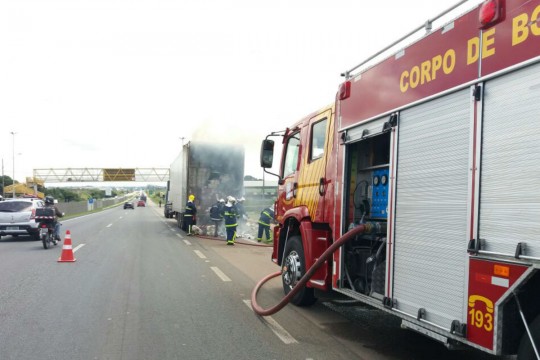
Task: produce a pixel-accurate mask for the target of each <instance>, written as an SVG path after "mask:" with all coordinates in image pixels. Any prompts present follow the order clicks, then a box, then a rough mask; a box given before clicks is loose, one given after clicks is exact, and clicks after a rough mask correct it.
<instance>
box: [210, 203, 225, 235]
mask: <svg viewBox="0 0 540 360" xmlns="http://www.w3.org/2000/svg"><path fill="white" fill-rule="evenodd" d="M224 206H225V200H223V199H219V200H218V201H216V203H215V204H214V205H212V207H211V208H210V220H212V222H213V223H214V237H217V236H218V229H219V227H220V225H221V222H222V221H223V214H222V213H223V207H224Z"/></svg>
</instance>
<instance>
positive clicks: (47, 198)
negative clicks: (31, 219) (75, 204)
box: [45, 196, 54, 205]
mask: <svg viewBox="0 0 540 360" xmlns="http://www.w3.org/2000/svg"><path fill="white" fill-rule="evenodd" d="M45 204H48V205H52V204H54V198H53V197H52V196H45Z"/></svg>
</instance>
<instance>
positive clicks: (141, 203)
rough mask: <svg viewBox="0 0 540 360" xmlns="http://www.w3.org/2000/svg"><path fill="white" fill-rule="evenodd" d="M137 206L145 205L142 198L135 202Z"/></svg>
mask: <svg viewBox="0 0 540 360" xmlns="http://www.w3.org/2000/svg"><path fill="white" fill-rule="evenodd" d="M139 206H143V207H144V206H146V203H145V202H144V201H143V200H139V202H138V203H137V207H139Z"/></svg>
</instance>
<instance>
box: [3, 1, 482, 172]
mask: <svg viewBox="0 0 540 360" xmlns="http://www.w3.org/2000/svg"><path fill="white" fill-rule="evenodd" d="M458 2H459V1H457V0H436V1H435V0H409V1H402V0H387V1H366V0H274V1H266V2H263V1H257V0H189V1H187V0H33V1H31V0H0V49H1V50H0V124H1V126H0V153H1V156H2V159H3V163H4V173H5V174H6V175H8V176H10V177H12V176H13V155H15V156H14V157H15V178H16V179H17V180H19V181H24V177H25V176H31V175H32V170H33V169H44V168H67V167H70V168H85V167H97V168H102V167H122V168H131V167H137V168H148V167H157V168H168V167H169V165H170V164H171V163H172V161H173V160H174V158H175V157H176V155H177V153H178V152H179V148H180V145H181V140H180V138H181V137H184V138H185V140H184V141H188V140H191V139H193V138H194V137H195V136H196V135H194V134H197V137H198V138H201V139H206V140H209V141H235V142H240V143H243V144H245V146H246V151H247V157H246V174H249V175H253V176H256V177H261V176H262V170H261V169H260V168H259V165H258V151H259V145H260V141H261V140H262V139H263V138H264V137H265V135H266V134H267V133H268V132H270V131H277V130H282V129H284V128H285V127H286V126H287V125H290V124H291V123H293V122H295V121H296V120H298V119H299V118H301V117H302V116H304V115H306V114H308V113H310V112H312V111H315V110H317V109H318V108H320V107H323V106H325V105H326V104H328V103H330V102H332V101H333V98H334V95H335V92H336V90H337V88H338V86H339V84H340V82H341V81H342V78H341V77H340V73H341V72H343V71H345V70H348V69H350V68H352V67H354V66H355V65H357V64H359V63H360V62H361V61H363V60H364V59H365V58H366V57H368V56H370V55H371V54H373V53H375V52H377V51H378V50H380V49H381V48H383V47H384V46H386V45H388V44H389V43H391V42H393V41H394V40H396V39H398V38H400V37H401V36H403V35H404V34H406V33H408V32H409V31H410V30H412V29H414V28H416V27H418V26H419V25H421V24H422V23H424V22H425V21H426V20H427V19H429V18H432V17H434V16H436V15H438V14H440V13H441V12H442V11H444V10H446V9H448V8H450V7H451V6H452V5H455V4H456V3H458ZM479 2H480V1H479V0H471V1H470V2H469V3H470V4H471V5H472V4H477V3H479ZM469 6H470V5H469ZM11 132H15V133H16V134H15V135H14V136H13V135H11ZM13 140H15V146H14V148H15V151H13Z"/></svg>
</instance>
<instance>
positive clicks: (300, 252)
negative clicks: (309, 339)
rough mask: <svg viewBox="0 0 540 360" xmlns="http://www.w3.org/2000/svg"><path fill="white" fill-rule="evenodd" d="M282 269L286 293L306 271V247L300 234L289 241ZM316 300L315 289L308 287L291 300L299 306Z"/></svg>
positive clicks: (307, 304) (308, 304) (311, 303)
mask: <svg viewBox="0 0 540 360" xmlns="http://www.w3.org/2000/svg"><path fill="white" fill-rule="evenodd" d="M281 269H282V274H281V281H282V283H283V291H284V292H285V294H288V293H289V292H291V290H292V289H293V287H294V286H295V285H296V284H297V283H298V282H299V281H300V279H301V278H302V276H304V274H305V273H306V260H305V256H304V247H303V246H302V239H301V238H300V236H292V237H291V238H290V239H289V240H288V241H287V245H286V246H285V252H284V254H283V263H282V265H281ZM315 301H317V299H316V298H315V294H314V290H313V288H308V287H304V288H303V289H302V290H300V291H299V292H298V293H297V294H296V295H295V296H294V297H293V298H292V299H291V302H292V303H293V304H294V305H297V306H310V305H313V304H314V303H315Z"/></svg>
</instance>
